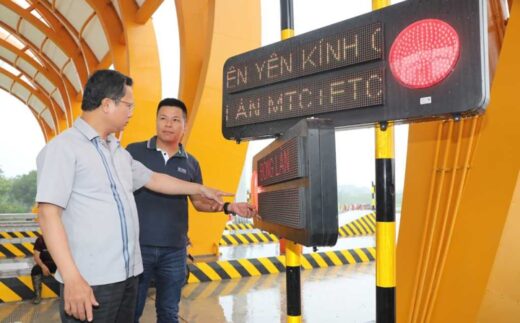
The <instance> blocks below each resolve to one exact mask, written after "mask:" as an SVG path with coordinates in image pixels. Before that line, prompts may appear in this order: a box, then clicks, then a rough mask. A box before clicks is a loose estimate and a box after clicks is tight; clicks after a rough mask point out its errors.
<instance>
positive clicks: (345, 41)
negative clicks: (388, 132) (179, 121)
mask: <svg viewBox="0 0 520 323" xmlns="http://www.w3.org/2000/svg"><path fill="white" fill-rule="evenodd" d="M486 5H487V4H486V1H484V0H467V1H460V0H415V1H405V2H402V3H399V4H395V5H392V6H388V7H385V8H383V9H380V10H377V11H373V12H371V13H368V14H365V15H361V16H358V17H355V18H352V19H348V20H345V21H342V22H339V23H336V24H333V25H330V26H327V27H324V28H321V29H317V30H315V31H311V32H309V33H306V34H302V35H299V36H296V37H292V38H289V39H287V40H284V41H281V42H278V43H274V44H271V45H268V46H265V47H261V48H258V49H255V50H252V51H250V52H246V53H244V54H240V55H237V56H234V57H231V58H229V59H228V60H227V61H226V63H225V65H224V70H223V110H222V131H223V134H224V136H225V137H226V138H228V139H235V140H242V139H255V138H262V137H272V136H278V135H280V134H282V133H284V132H285V131H286V130H287V129H288V128H289V127H291V126H292V125H294V124H295V123H296V122H298V120H300V119H302V118H307V117H310V116H315V117H320V118H322V117H323V118H329V119H331V120H333V123H334V126H335V127H342V126H358V125H367V124H372V123H374V122H379V121H389V120H394V121H408V120H418V119H426V118H432V117H445V116H449V115H464V114H472V113H478V112H480V111H482V110H483V109H484V108H485V106H486V104H487V101H488V96H489V75H488V74H489V72H488V63H487V37H486V34H487V25H486V24H487V22H486V20H487V14H486Z"/></svg>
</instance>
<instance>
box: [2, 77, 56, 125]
mask: <svg viewBox="0 0 520 323" xmlns="http://www.w3.org/2000/svg"><path fill="white" fill-rule="evenodd" d="M0 74H4V75H5V76H7V77H8V78H10V79H11V80H12V81H13V82H14V83H18V84H20V85H21V86H23V87H24V88H25V89H26V90H28V91H29V92H30V93H31V95H34V96H36V97H37V98H38V99H39V100H40V101H41V102H42V103H43V104H44V105H45V106H46V107H47V109H49V111H51V115H52V119H53V122H54V127H55V129H56V131H57V132H60V131H63V130H65V129H66V119H65V114H64V113H63V111H61V109H60V108H59V107H58V104H57V103H56V102H55V101H54V100H53V99H52V98H50V97H49V96H46V94H45V93H44V92H42V91H41V90H37V89H34V88H33V87H32V86H30V85H29V84H27V83H26V82H25V81H24V80H23V79H21V78H20V77H19V76H16V75H13V74H12V73H11V72H9V71H7V70H5V69H4V68H2V67H0ZM14 83H13V85H14ZM9 92H11V89H9ZM11 93H12V92H11ZM28 101H29V99H28V100H27V102H25V104H26V105H29V102H28Z"/></svg>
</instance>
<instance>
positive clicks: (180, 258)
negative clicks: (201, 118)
mask: <svg viewBox="0 0 520 323" xmlns="http://www.w3.org/2000/svg"><path fill="white" fill-rule="evenodd" d="M186 118H187V110H186V106H185V104H184V103H183V102H182V101H180V100H177V99H173V98H167V99H164V100H162V101H161V102H159V105H158V107H157V135H156V136H154V137H152V138H151V139H150V140H148V141H144V142H139V143H134V144H130V145H129V146H128V147H127V150H128V152H130V154H131V155H132V157H133V158H134V159H135V160H138V161H140V162H141V163H143V164H144V165H145V166H146V167H148V168H149V169H151V170H152V171H155V172H159V173H165V174H168V175H171V176H174V177H177V178H179V179H183V180H185V181H189V182H195V183H199V184H202V174H201V170H200V166H199V163H198V162H197V160H196V159H195V158H194V157H193V156H192V155H190V154H188V153H187V152H186V151H185V149H184V147H183V145H182V144H181V140H182V137H183V135H184V131H185V126H186ZM134 195H135V201H136V203H137V209H138V214H139V224H140V229H141V231H140V239H139V240H140V243H141V253H142V256H143V267H144V272H143V275H142V276H141V277H140V279H139V289H138V299H137V306H136V315H135V318H136V322H138V321H139V317H140V316H141V315H142V313H143V309H144V305H145V302H146V294H147V290H148V285H149V282H150V279H151V277H152V276H155V282H156V286H157V296H156V311H157V322H178V311H179V301H180V296H181V288H182V286H183V285H184V280H185V278H186V246H187V233H188V201H187V196H186V195H177V196H171V195H163V194H158V193H155V192H152V191H150V190H148V189H146V188H142V189H140V190H138V191H136V192H135V193H134ZM189 197H190V201H191V202H192V204H193V206H194V207H195V208H196V209H197V210H198V211H202V212H220V211H224V212H225V213H236V214H239V215H241V216H244V217H252V216H253V215H255V214H256V211H255V210H254V208H253V207H252V206H251V205H249V204H247V203H225V204H224V205H219V204H218V203H214V202H212V201H210V200H208V199H204V198H201V197H199V196H196V195H190V196H189Z"/></svg>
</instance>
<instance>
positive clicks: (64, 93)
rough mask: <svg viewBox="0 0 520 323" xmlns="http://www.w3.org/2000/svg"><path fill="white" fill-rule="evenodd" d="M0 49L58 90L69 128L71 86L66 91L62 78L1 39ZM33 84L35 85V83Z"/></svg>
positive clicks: (70, 118)
mask: <svg viewBox="0 0 520 323" xmlns="http://www.w3.org/2000/svg"><path fill="white" fill-rule="evenodd" d="M0 47H3V48H5V49H7V50H9V51H10V52H12V53H14V54H15V55H16V56H17V59H18V58H22V59H24V60H25V61H26V62H28V63H29V64H31V66H32V67H33V68H35V69H36V70H37V72H36V73H37V74H42V75H44V76H45V77H46V78H47V79H48V80H49V81H50V82H51V83H52V84H53V85H54V86H55V87H56V88H57V89H58V91H59V93H60V94H61V97H62V99H63V103H64V104H65V111H66V119H67V125H69V126H70V125H71V124H72V122H71V121H72V110H71V103H70V97H69V92H68V91H72V93H74V90H73V88H72V85H70V88H69V89H68V90H67V89H66V87H65V84H64V81H63V78H60V77H59V75H58V74H57V73H55V72H54V70H52V69H45V68H43V67H42V66H41V65H40V64H38V63H37V62H36V61H35V60H34V59H33V58H32V57H31V56H29V55H27V54H26V53H25V52H23V51H21V50H19V49H18V48H16V47H15V46H13V45H11V44H10V43H9V42H7V41H5V40H3V39H0ZM4 60H5V61H6V62H7V58H4ZM10 63H11V65H13V66H14V67H16V65H15V64H13V62H10ZM19 70H20V71H21V72H22V73H24V74H25V72H24V71H23V70H22V69H19ZM26 76H27V77H28V78H30V79H31V78H32V76H31V75H26ZM35 83H37V82H35ZM36 85H38V84H36ZM42 92H45V91H43V90H42ZM49 94H50V93H49Z"/></svg>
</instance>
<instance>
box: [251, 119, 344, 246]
mask: <svg viewBox="0 0 520 323" xmlns="http://www.w3.org/2000/svg"><path fill="white" fill-rule="evenodd" d="M334 136H335V135H334V127H333V123H332V122H331V121H330V120H325V119H304V120H301V121H300V122H298V123H297V124H296V125H295V126H294V127H292V128H290V129H289V130H287V131H286V132H285V134H284V135H283V136H281V137H280V138H278V139H277V140H275V141H274V142H273V143H272V144H270V145H269V146H268V147H266V148H264V150H262V151H261V152H259V153H258V154H257V155H255V156H254V158H253V169H254V172H255V174H256V176H257V182H258V197H257V199H258V200H257V203H258V211H259V214H260V216H261V217H262V219H261V220H258V219H255V227H257V228H260V229H263V230H266V231H269V232H271V233H274V234H276V235H277V236H279V237H281V238H286V239H289V240H291V241H294V242H297V243H299V244H302V245H305V246H333V245H335V244H336V241H337V239H338V198H337V183H336V146H335V139H334V138H335V137H334Z"/></svg>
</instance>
